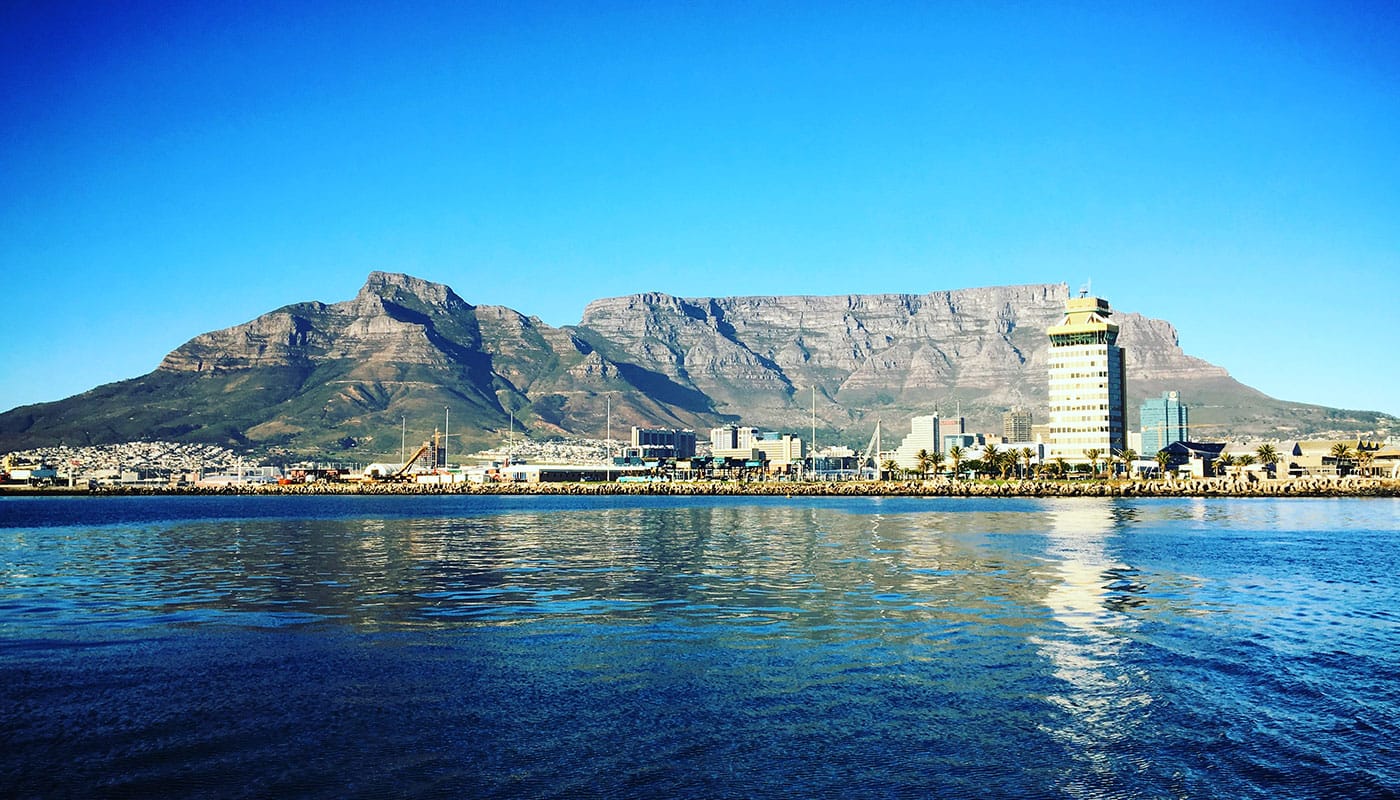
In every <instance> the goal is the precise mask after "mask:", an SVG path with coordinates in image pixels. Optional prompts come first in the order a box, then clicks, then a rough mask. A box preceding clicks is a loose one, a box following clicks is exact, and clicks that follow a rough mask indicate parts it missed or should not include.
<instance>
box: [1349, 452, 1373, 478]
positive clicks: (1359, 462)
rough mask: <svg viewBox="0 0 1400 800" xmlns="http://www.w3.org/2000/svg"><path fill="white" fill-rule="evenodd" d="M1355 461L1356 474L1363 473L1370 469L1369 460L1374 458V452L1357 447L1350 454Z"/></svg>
mask: <svg viewBox="0 0 1400 800" xmlns="http://www.w3.org/2000/svg"><path fill="white" fill-rule="evenodd" d="M1352 458H1353V459H1355V461H1356V474H1358V475H1365V474H1366V473H1367V472H1369V471H1370V470H1371V462H1372V461H1375V460H1376V454H1375V453H1374V452H1372V451H1370V450H1367V449H1365V448H1362V447H1357V448H1356V452H1355V453H1354V454H1353V455H1352Z"/></svg>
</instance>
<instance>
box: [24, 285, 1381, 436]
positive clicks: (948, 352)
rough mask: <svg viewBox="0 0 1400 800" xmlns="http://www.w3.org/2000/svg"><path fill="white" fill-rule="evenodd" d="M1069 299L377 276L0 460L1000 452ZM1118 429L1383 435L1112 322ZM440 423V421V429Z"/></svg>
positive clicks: (1359, 416)
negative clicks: (647, 431) (940, 424)
mask: <svg viewBox="0 0 1400 800" xmlns="http://www.w3.org/2000/svg"><path fill="white" fill-rule="evenodd" d="M1068 297H1069V287H1068V286H1066V285H1065V284H1046V285H1030V286H1003V287H989V288H979V289H962V290H955V291H941V292H933V293H929V294H922V295H911V294H882V295H846V296H830V297H727V298H678V297H672V296H669V295H664V294H654V293H653V294H637V295H632V296H630V297H620V298H609V299H603V300H596V301H594V302H592V303H590V304H589V305H588V307H587V308H586V309H585V311H584V314H583V319H582V320H581V322H580V324H579V325H577V326H568V327H564V328H555V327H551V326H549V325H546V324H545V323H543V322H541V321H540V320H539V319H538V318H535V317H528V316H525V315H523V314H521V313H519V312H517V311H514V310H512V309H509V308H505V307H502V306H490V305H472V304H471V303H469V302H467V301H466V300H464V299H462V298H461V297H460V296H458V295H457V294H456V293H455V292H454V291H453V290H452V289H451V288H449V287H447V286H445V285H443V284H438V283H432V282H429V281H424V280H421V279H419V278H414V277H411V276H408V275H399V274H392V273H385V272H374V273H371V274H370V276H369V279H368V280H367V281H366V283H365V285H364V287H363V288H362V289H361V290H360V292H359V294H358V295H356V297H355V298H354V299H352V300H348V301H344V302H340V303H333V304H325V303H320V302H305V303H297V304H294V305H289V306H284V307H283V308H280V309H277V310H276V311H272V312H269V313H267V314H264V315H263V316H260V317H258V318H257V319H255V320H252V321H251V322H248V323H246V324H243V325H237V326H234V327H232V328H226V329H224V330H220V331H214V332H211V333H205V334H201V335H199V336H196V337H195V338H193V339H191V340H190V341H189V342H187V343H185V344H184V345H181V346H180V347H179V348H177V349H175V350H174V351H173V352H171V353H170V354H169V355H167V356H166V357H165V359H164V360H163V361H162V362H161V364H160V366H159V367H158V368H157V369H156V370H155V371H153V372H151V373H149V374H147V375H144V376H141V377H139V378H134V379H131V380H128V381H121V382H118V383H113V384H108V385H105V386H100V387H97V388H96V389H93V390H91V391H89V392H85V393H83V394H80V395H76V396H74V397H70V398H68V399H66V400H61V401H57V402H53V403H41V404H37V405H32V406H25V407H21V408H17V409H14V410H12V411H9V412H7V413H5V414H3V415H0V450H12V449H19V448H24V447H32V446H40V445H45V444H53V443H57V442H60V441H63V442H69V443H73V444H94V443H105V442H117V441H130V440H137V439H174V440H184V441H207V442H218V443H226V444H234V445H242V446H252V445H263V446H274V445H277V446H284V447H287V448H289V449H291V450H293V451H299V452H307V453H313V452H324V451H325V450H326V449H328V448H348V447H356V448H359V449H360V450H361V451H362V452H363V453H365V454H366V455H370V454H378V455H385V456H389V455H392V454H397V453H398V452H399V449H400V447H401V445H402V430H403V428H402V426H403V425H404V424H405V419H406V420H407V423H406V425H407V427H408V429H409V431H410V433H411V435H410V436H409V439H410V441H421V439H422V438H424V437H425V436H426V435H427V434H428V433H429V432H430V431H431V429H432V428H434V427H439V428H442V427H446V426H448V425H450V426H451V432H452V434H453V440H454V441H453V449H454V450H457V449H459V448H475V447H477V446H481V445H488V444H494V443H497V442H498V441H499V440H500V439H501V438H502V437H503V436H504V435H505V433H506V432H507V431H508V429H509V428H510V426H511V425H512V424H514V425H515V427H516V429H517V430H520V431H528V432H529V433H530V434H532V435H536V436H539V435H550V434H563V433H575V434H581V435H587V436H602V435H604V433H605V432H606V429H607V424H608V411H609V406H610V410H611V418H612V424H613V434H614V436H615V437H617V438H625V435H626V431H627V429H628V427H630V426H631V425H634V424H636V425H661V426H684V427H693V428H697V429H703V428H707V427H709V426H711V425H715V424H721V423H724V422H736V421H738V422H742V423H743V424H749V425H755V426H758V427H764V428H778V429H786V430H796V431H807V430H809V428H810V425H811V416H812V412H813V408H815V415H816V418H817V426H818V437H819V439H820V440H823V441H826V442H831V441H833V440H843V441H858V440H861V439H863V438H864V437H866V436H868V435H869V429H870V427H871V426H872V425H873V424H874V420H875V419H876V418H882V419H883V420H885V422H886V424H887V426H888V427H889V429H890V430H891V431H892V432H898V430H899V429H900V426H901V425H903V424H905V423H906V422H907V418H908V417H910V416H912V415H915V414H927V413H930V412H932V411H938V412H940V413H942V414H943V415H944V416H949V415H951V414H953V413H954V412H955V409H957V408H960V409H961V412H962V414H963V415H964V416H966V417H968V418H969V422H970V423H971V424H972V425H974V426H975V427H977V428H980V429H985V430H999V421H1000V413H1001V412H1002V411H1004V410H1005V409H1007V408H1010V407H1012V406H1019V407H1023V408H1027V409H1029V410H1031V412H1032V414H1033V415H1035V416H1036V417H1037V419H1038V420H1039V419H1043V418H1044V416H1045V403H1046V363H1045V359H1046V355H1047V351H1048V347H1049V341H1048V339H1047V337H1046V335H1045V329H1046V328H1047V327H1048V326H1050V325H1052V324H1054V323H1055V322H1057V321H1058V320H1059V318H1060V316H1061V314H1062V312H1063V309H1064V303H1065V300H1066V299H1067V298H1068ZM1114 319H1115V321H1116V322H1118V323H1119V325H1120V326H1121V335H1120V343H1121V344H1122V345H1123V346H1124V348H1125V350H1126V351H1127V361H1128V382H1129V409H1130V412H1129V413H1130V417H1133V416H1135V411H1136V407H1137V405H1138V404H1139V403H1140V401H1141V400H1142V398H1144V397H1147V396H1150V395H1156V394H1159V393H1160V392H1162V391H1164V390H1166V389H1176V390H1179V391H1180V392H1181V393H1182V396H1183V398H1184V400H1185V401H1186V402H1187V403H1188V404H1190V405H1191V407H1192V412H1191V413H1192V422H1193V423H1196V424H1198V425H1199V426H1200V428H1199V430H1200V431H1201V433H1200V435H1201V436H1202V437H1219V436H1224V435H1227V434H1236V435H1246V434H1256V435H1274V436H1280V437H1293V436H1299V435H1304V434H1311V433H1318V432H1323V431H1333V430H1336V431H1349V432H1354V431H1358V430H1359V431H1369V430H1375V429H1377V428H1383V427H1386V426H1394V425H1395V423H1396V422H1397V421H1396V420H1395V418H1393V417H1389V416H1386V415H1383V414H1376V413H1371V412H1343V411H1337V410H1333V409H1326V408H1322V407H1319V406H1310V405H1302V404H1297V403H1289V402H1286V401H1281V400H1276V399H1273V398H1270V397H1267V396H1265V395H1263V394H1262V393H1260V392H1258V391H1256V390H1254V389H1251V388H1249V387H1247V386H1244V385H1243V384H1240V383H1239V382H1237V381H1235V380H1234V379H1232V378H1231V377H1230V376H1229V373H1228V372H1226V371H1225V370H1224V369H1222V368H1220V367H1218V366H1215V365H1212V364H1210V363H1207V362H1205V361H1203V360H1201V359H1199V358H1195V357H1192V356H1189V355H1187V354H1186V353H1184V352H1183V351H1182V350H1181V348H1180V346H1179V345H1178V343H1177V335H1176V331H1175V329H1173V328H1172V326H1171V325H1170V324H1169V323H1167V322H1164V321H1161V320H1154V319H1149V318H1146V317H1142V316H1140V315H1137V314H1132V313H1121V312H1119V313H1116V314H1115V317H1114ZM449 417H450V419H449Z"/></svg>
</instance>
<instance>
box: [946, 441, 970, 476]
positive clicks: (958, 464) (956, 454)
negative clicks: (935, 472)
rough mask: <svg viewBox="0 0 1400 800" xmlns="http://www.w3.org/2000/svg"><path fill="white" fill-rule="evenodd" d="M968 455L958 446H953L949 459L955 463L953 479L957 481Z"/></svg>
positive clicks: (949, 452) (950, 449)
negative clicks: (963, 461)
mask: <svg viewBox="0 0 1400 800" xmlns="http://www.w3.org/2000/svg"><path fill="white" fill-rule="evenodd" d="M966 455H967V453H966V452H965V451H964V450H963V449H962V448H961V447H959V446H958V445H953V446H952V447H951V448H949V450H948V458H949V459H950V460H951V461H952V462H953V478H954V479H957V478H958V476H959V473H960V472H961V470H962V460H963V457H964V456H966Z"/></svg>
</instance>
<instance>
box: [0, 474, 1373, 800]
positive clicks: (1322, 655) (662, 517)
mask: <svg viewBox="0 0 1400 800" xmlns="http://www.w3.org/2000/svg"><path fill="white" fill-rule="evenodd" d="M184 500H185V499H184V498H150V499H140V500H132V501H130V502H126V501H121V502H117V501H113V502H111V503H101V504H99V503H93V502H90V501H84V500H81V499H54V500H43V501H22V502H15V501H4V502H3V503H0V555H3V562H2V563H0V569H2V570H3V572H0V633H3V636H2V637H0V685H2V686H3V687H4V688H0V715H2V716H0V730H3V731H4V732H5V739H6V744H8V745H11V746H10V747H8V748H5V749H6V750H7V753H8V754H7V755H0V780H4V781H5V782H6V784H7V785H10V786H14V787H17V790H16V792H15V793H16V794H17V795H18V796H45V795H48V794H81V793H88V792H87V791H85V790H88V789H91V788H93V787H95V786H96V787H102V788H103V789H104V793H107V794H136V793H141V792H142V791H144V790H146V789H150V788H152V787H156V788H159V787H161V786H170V785H174V786H177V787H179V788H180V789H181V790H180V791H176V792H174V793H177V794H182V795H183V794H189V795H203V794H207V795H210V796H220V797H226V796H240V795H246V796H262V795H266V794H269V793H274V794H275V793H288V792H292V793H296V794H300V795H311V796H336V797H343V796H493V797H506V796H520V797H526V796H528V797H538V796H559V797H577V796H601V795H617V796H658V797H660V796H665V797H714V796H754V795H777V796H803V797H823V796H837V795H841V796H847V795H855V796H886V797H888V796H907V797H924V796H930V795H939V794H946V795H950V796H972V795H979V796H986V795H993V796H995V795H1005V796H1010V795H1015V796H1032V797H1036V796H1044V797H1104V796H1116V797H1158V796H1167V795H1171V796H1196V797H1199V796H1219V797H1238V796H1247V795H1260V794H1266V793H1267V794H1269V795H1271V796H1298V797H1313V796H1324V795H1336V796H1342V795H1368V796H1383V795H1384V793H1385V792H1387V791H1391V790H1392V789H1393V787H1395V786H1396V785H1398V784H1400V770H1397V766H1396V765H1397V763H1400V758H1397V757H1396V753H1395V749H1394V747H1395V746H1394V742H1396V741H1400V727H1398V726H1397V724H1396V722H1395V720H1396V719H1397V718H1400V717H1397V712H1400V698H1397V694H1396V691H1395V689H1394V687H1395V685H1397V683H1396V681H1397V678H1400V668H1398V667H1400V656H1397V651H1400V648H1397V647H1396V645H1397V644H1400V635H1397V634H1396V633H1395V630H1396V627H1397V626H1396V625H1395V622H1396V612H1395V608H1396V601H1397V600H1400V597H1398V596H1397V595H1400V590H1397V588H1396V584H1395V582H1394V580H1393V576H1394V574H1396V569H1397V567H1400V542H1397V537H1396V535H1395V534H1396V533H1397V532H1400V519H1397V517H1398V516H1400V515H1397V513H1396V512H1397V509H1400V504H1398V503H1397V502H1396V501H1393V500H1381V501H1359V500H1350V501H1348V500H1340V501H1338V500H1317V501H1312V500H1288V501H1276V500H1257V501H1256V500H1225V499H1221V500H1213V499H1203V498H1186V499H1180V500H1176V499H1171V500H1164V499H1153V500H1137V501H1127V500H1112V499H1091V498H1082V499H1047V500H1034V499H1012V500H969V499H948V498H941V499H917V498H888V499H879V498H853V499H844V500H838V499H812V498H804V499H795V500H785V499H782V498H762V499H754V498H743V499H739V498H734V499H725V498H589V499H574V498H525V499H521V498H490V497H486V498H450V497H448V498H363V499H359V498H217V499H203V500H199V501H198V502H183V501H184ZM273 763H276V764H278V765H279V766H278V768H277V769H276V770H272V771H269V765H270V764H273ZM65 764H68V765H72V764H76V765H77V766H68V767H61V765H65ZM250 776H255V777H256V779H252V778H250ZM171 781H176V783H175V784H170V782H171ZM55 782H56V783H55ZM165 793H169V792H165Z"/></svg>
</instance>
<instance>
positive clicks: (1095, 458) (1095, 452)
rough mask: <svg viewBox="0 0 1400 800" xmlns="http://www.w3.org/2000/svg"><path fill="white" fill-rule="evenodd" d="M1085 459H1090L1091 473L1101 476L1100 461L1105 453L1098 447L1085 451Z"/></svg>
mask: <svg viewBox="0 0 1400 800" xmlns="http://www.w3.org/2000/svg"><path fill="white" fill-rule="evenodd" d="M1084 457H1085V458H1087V459H1089V471H1090V472H1091V473H1093V474H1094V476H1095V477H1097V476H1098V474H1099V459H1100V458H1102V457H1103V451H1102V450H1100V449H1099V448H1097V447H1091V448H1089V449H1088V450H1085V451H1084Z"/></svg>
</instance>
